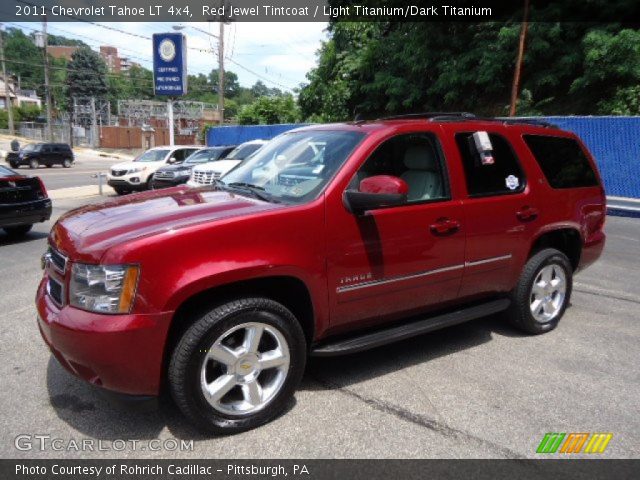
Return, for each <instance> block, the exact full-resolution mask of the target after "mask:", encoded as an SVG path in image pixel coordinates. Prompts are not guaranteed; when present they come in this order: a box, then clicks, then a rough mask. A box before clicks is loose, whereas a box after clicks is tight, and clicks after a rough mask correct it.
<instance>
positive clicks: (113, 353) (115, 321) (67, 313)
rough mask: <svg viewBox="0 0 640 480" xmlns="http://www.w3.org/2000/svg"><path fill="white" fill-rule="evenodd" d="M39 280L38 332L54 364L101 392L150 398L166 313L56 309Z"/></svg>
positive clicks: (156, 384)
mask: <svg viewBox="0 0 640 480" xmlns="http://www.w3.org/2000/svg"><path fill="white" fill-rule="evenodd" d="M47 281H48V278H47V275H46V274H45V276H44V278H43V279H42V281H41V283H40V286H39V287H38V293H37V295H36V308H37V312H38V328H39V329H40V333H41V335H42V338H43V339H44V341H45V342H46V344H47V345H48V346H49V349H50V350H51V352H52V353H53V355H54V356H55V357H56V359H57V360H58V361H59V362H60V364H61V365H62V366H63V367H64V368H65V369H67V370H68V371H69V372H71V373H72V374H74V375H76V376H77V377H80V378H82V379H83V380H85V381H87V382H89V383H91V384H93V385H97V386H100V387H103V388H105V389H107V390H110V391H113V392H118V393H122V394H128V395H144V396H156V395H158V394H159V393H160V387H161V383H162V371H163V358H164V346H165V341H166V337H167V332H168V329H169V324H170V321H171V317H172V312H165V313H158V314H130V315H102V314H97V313H91V312H86V311H83V310H79V309H77V308H74V307H69V306H66V307H62V308H58V307H57V306H56V305H55V304H54V303H53V301H52V300H51V299H50V298H49V296H48V295H47V294H46V284H47Z"/></svg>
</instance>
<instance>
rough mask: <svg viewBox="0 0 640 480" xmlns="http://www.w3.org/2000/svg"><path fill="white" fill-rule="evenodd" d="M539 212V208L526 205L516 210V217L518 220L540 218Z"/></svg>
mask: <svg viewBox="0 0 640 480" xmlns="http://www.w3.org/2000/svg"><path fill="white" fill-rule="evenodd" d="M538 213H539V212H538V209H537V208H533V207H529V206H525V207H522V208H521V209H520V210H518V211H517V212H516V217H518V220H520V221H523V222H530V221H531V220H535V219H536V218H538Z"/></svg>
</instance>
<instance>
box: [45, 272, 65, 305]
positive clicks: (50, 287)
mask: <svg viewBox="0 0 640 480" xmlns="http://www.w3.org/2000/svg"><path fill="white" fill-rule="evenodd" d="M47 293H48V294H49V297H51V300H53V302H54V303H55V304H56V305H58V306H59V307H62V305H63V302H64V287H63V286H62V284H61V283H60V282H58V281H57V280H56V279H54V278H53V277H49V281H48V282H47Z"/></svg>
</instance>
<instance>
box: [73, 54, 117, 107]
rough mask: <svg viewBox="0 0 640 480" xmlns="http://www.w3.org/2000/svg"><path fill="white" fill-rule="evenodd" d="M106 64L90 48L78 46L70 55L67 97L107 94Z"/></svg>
mask: <svg viewBox="0 0 640 480" xmlns="http://www.w3.org/2000/svg"><path fill="white" fill-rule="evenodd" d="M108 91H109V87H108V85H107V65H106V64H105V63H104V60H102V58H101V57H100V55H98V54H97V53H96V52H94V51H93V50H91V49H90V48H84V47H83V48H79V49H78V50H76V51H75V53H74V54H73V55H72V56H71V61H70V62H69V64H68V70H67V92H68V95H69V98H73V97H96V98H104V97H106V96H107V93H108Z"/></svg>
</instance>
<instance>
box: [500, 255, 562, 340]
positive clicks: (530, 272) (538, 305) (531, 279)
mask: <svg viewBox="0 0 640 480" xmlns="http://www.w3.org/2000/svg"><path fill="white" fill-rule="evenodd" d="M572 288H573V268H572V267H571V262H570V261H569V259H568V258H567V256H566V255H565V254H564V253H562V252H561V251H559V250H556V249H555V248H545V249H544V250H541V251H539V252H537V253H536V254H535V255H533V256H532V257H531V258H530V259H529V260H528V261H527V263H526V264H525V266H524V269H523V271H522V274H521V275H520V279H519V281H518V285H517V286H516V287H515V288H514V289H513V290H512V291H511V294H510V296H511V306H510V307H509V310H508V311H507V315H508V319H509V321H510V322H511V323H512V324H513V325H514V326H515V327H517V328H519V329H520V330H523V331H524V332H527V333H530V334H533V335H539V334H541V333H546V332H550V331H551V330H553V329H554V328H556V327H557V326H558V323H559V322H560V319H561V318H562V316H563V315H564V312H565V311H566V309H567V306H568V305H569V300H570V298H571V291H572Z"/></svg>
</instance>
